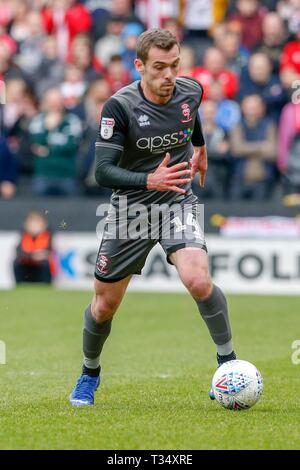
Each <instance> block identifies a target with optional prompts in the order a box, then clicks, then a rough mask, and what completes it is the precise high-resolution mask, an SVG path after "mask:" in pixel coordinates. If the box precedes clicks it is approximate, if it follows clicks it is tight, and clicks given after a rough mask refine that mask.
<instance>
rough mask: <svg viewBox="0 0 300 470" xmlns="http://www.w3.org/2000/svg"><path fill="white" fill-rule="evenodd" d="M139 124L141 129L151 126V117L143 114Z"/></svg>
mask: <svg viewBox="0 0 300 470" xmlns="http://www.w3.org/2000/svg"><path fill="white" fill-rule="evenodd" d="M138 123H139V126H140V127H145V126H150V121H149V116H147V115H146V114H142V115H141V116H140V117H139V118H138Z"/></svg>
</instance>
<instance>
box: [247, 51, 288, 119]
mask: <svg viewBox="0 0 300 470" xmlns="http://www.w3.org/2000/svg"><path fill="white" fill-rule="evenodd" d="M249 94H258V95H260V96H261V97H262V98H263V100H264V101H265V103H266V106H267V115H268V116H269V117H270V118H272V119H274V121H276V122H278V119H279V116H280V112H281V110H282V108H283V106H284V104H285V103H286V101H287V95H286V93H285V91H284V89H283V87H282V84H281V82H280V80H279V77H278V76H277V75H274V74H272V63H271V61H270V59H269V57H268V56H267V55H266V54H264V53H262V52H257V53H255V54H252V56H251V57H250V60H249V64H248V69H247V70H246V71H245V72H244V73H243V74H242V76H241V86H240V90H239V94H238V99H239V100H242V99H243V98H244V97H245V96H246V95H249Z"/></svg>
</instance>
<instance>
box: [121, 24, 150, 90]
mask: <svg viewBox="0 0 300 470" xmlns="http://www.w3.org/2000/svg"><path fill="white" fill-rule="evenodd" d="M143 31H144V28H142V26H141V25H139V24H137V23H128V24H127V25H126V26H125V27H124V29H123V31H122V34H121V39H122V44H123V46H122V49H121V57H122V60H123V64H124V67H125V68H126V70H128V72H129V74H130V79H131V81H133V80H138V79H139V78H140V74H139V72H138V71H137V70H136V68H135V66H134V59H135V58H136V46H137V40H138V37H139V35H140V34H142V32H143Z"/></svg>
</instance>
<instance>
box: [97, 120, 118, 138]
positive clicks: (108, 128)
mask: <svg viewBox="0 0 300 470" xmlns="http://www.w3.org/2000/svg"><path fill="white" fill-rule="evenodd" d="M114 125H115V120H114V119H113V118H106V117H103V118H102V119H101V131H100V134H101V137H102V138H103V139H106V140H107V139H110V138H111V137H112V135H113V133H114Z"/></svg>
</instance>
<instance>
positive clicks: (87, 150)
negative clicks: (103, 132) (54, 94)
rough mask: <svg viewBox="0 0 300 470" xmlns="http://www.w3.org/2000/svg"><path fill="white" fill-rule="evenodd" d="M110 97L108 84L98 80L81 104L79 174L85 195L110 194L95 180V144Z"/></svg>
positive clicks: (92, 84) (93, 83) (91, 86)
mask: <svg viewBox="0 0 300 470" xmlns="http://www.w3.org/2000/svg"><path fill="white" fill-rule="evenodd" d="M110 96H111V88H110V86H109V83H108V82H107V81H106V80H104V79H98V80H95V81H94V82H92V83H91V85H90V87H89V89H88V92H87V95H86V98H85V100H84V103H83V113H82V114H83V116H84V123H85V124H84V132H83V136H82V139H81V142H80V149H79V174H80V179H81V181H82V183H83V186H84V190H85V193H86V194H88V195H97V196H104V195H109V194H110V193H111V191H110V190H108V189H107V188H101V187H99V185H98V183H97V182H96V180H95V142H96V137H97V131H98V128H99V122H100V116H101V112H102V108H103V106H104V103H105V102H106V101H107V100H108V98H109V97H110Z"/></svg>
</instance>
